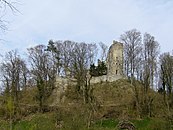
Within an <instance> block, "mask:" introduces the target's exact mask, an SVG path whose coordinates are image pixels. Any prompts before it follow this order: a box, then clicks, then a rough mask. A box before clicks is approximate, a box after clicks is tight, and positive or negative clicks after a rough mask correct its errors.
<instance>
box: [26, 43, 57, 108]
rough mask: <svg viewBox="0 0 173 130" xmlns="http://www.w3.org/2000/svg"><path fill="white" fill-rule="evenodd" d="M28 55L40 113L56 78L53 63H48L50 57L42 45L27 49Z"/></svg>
mask: <svg viewBox="0 0 173 130" xmlns="http://www.w3.org/2000/svg"><path fill="white" fill-rule="evenodd" d="M28 54H29V55H28V56H29V60H30V64H31V74H32V77H33V78H34V80H35V82H36V86H37V89H38V95H37V99H38V101H39V106H40V110H41V111H42V108H43V104H44V101H45V100H46V98H47V97H48V96H49V95H50V94H51V92H52V90H53V88H54V83H55V77H56V72H55V69H54V62H52V61H50V59H51V57H50V55H49V52H47V51H46V46H44V45H37V46H35V47H32V48H28Z"/></svg>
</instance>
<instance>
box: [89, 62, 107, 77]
mask: <svg viewBox="0 0 173 130" xmlns="http://www.w3.org/2000/svg"><path fill="white" fill-rule="evenodd" d="M89 71H90V75H91V76H94V77H97V76H102V75H106V74H107V66H106V63H105V62H104V61H100V60H98V66H95V64H91V65H90V70H89Z"/></svg>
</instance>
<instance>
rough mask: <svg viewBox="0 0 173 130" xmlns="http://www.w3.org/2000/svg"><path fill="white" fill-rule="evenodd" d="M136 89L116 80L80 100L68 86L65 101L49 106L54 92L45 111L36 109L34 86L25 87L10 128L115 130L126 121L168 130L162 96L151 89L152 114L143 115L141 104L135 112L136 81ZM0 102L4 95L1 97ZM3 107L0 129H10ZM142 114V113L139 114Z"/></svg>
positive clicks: (96, 86)
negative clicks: (87, 102)
mask: <svg viewBox="0 0 173 130" xmlns="http://www.w3.org/2000/svg"><path fill="white" fill-rule="evenodd" d="M136 86H137V88H136V89H135V88H134V86H133V85H131V84H130V82H129V81H128V80H126V79H120V80H117V81H116V82H112V83H109V82H106V83H98V84H94V85H92V88H93V97H92V98H93V102H92V103H89V104H84V103H83V98H82V95H81V94H79V93H76V92H75V88H74V86H68V89H67V91H66V93H65V94H64V95H65V100H64V102H62V103H61V104H59V105H58V106H50V105H52V103H53V101H54V100H53V99H55V98H57V97H54V96H53V95H52V96H50V97H49V99H48V100H47V101H46V104H45V111H44V113H40V112H39V111H38V105H37V102H36V98H35V95H36V91H37V90H36V89H28V90H27V91H24V92H22V93H21V94H20V106H19V108H18V113H17V114H16V115H15V116H17V117H18V118H16V120H14V121H13V122H14V123H13V130H57V129H61V130H86V129H90V130H117V129H118V128H117V125H118V124H119V122H121V121H125V120H128V121H129V122H131V123H132V124H133V125H134V126H135V128H137V129H139V130H169V129H170V130H171V129H172V125H173V123H172V117H171V115H172V114H170V113H172V111H171V109H169V112H168V109H167V108H166V106H165V105H164V102H163V96H162V95H161V94H159V93H157V92H155V91H152V90H150V91H149V94H148V97H149V98H151V99H152V105H151V115H150V116H149V115H145V112H143V109H142V107H143V106H142V105H141V107H140V111H137V106H136V95H138V98H139V101H140V103H141V104H142V101H143V98H144V95H143V93H142V91H143V86H142V84H141V83H140V82H137V81H136ZM0 99H1V102H2V104H3V97H1V98H0ZM6 110H7V108H6V106H4V105H1V107H0V130H8V129H10V120H9V115H8V113H6ZM141 113H144V114H141Z"/></svg>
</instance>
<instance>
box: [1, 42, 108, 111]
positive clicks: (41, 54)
mask: <svg viewBox="0 0 173 130" xmlns="http://www.w3.org/2000/svg"><path fill="white" fill-rule="evenodd" d="M99 46H100V49H101V50H100V52H101V55H99V56H100V57H101V59H102V60H105V58H106V50H107V46H106V45H105V44H103V43H99ZM98 51H99V47H98V45H97V44H95V43H90V44H87V43H84V42H82V43H78V42H73V41H55V42H54V41H52V40H50V41H49V42H48V45H47V46H46V45H37V46H35V47H31V48H28V49H27V58H26V59H22V58H21V56H20V54H19V53H18V52H17V51H16V50H12V51H10V52H7V53H6V54H5V55H4V56H3V57H4V58H3V60H2V61H1V65H0V69H1V81H2V84H1V88H3V92H2V94H3V95H4V97H6V103H7V102H8V100H9V97H10V102H11V101H12V102H13V104H14V106H16V107H17V106H18V104H19V96H20V95H19V94H20V91H25V90H26V89H27V88H28V87H37V95H35V96H36V99H37V101H38V103H39V106H40V111H41V110H42V107H43V105H44V102H45V100H46V99H47V98H48V97H49V96H50V95H51V93H52V91H53V89H54V88H55V81H56V77H57V76H62V77H66V78H74V79H76V82H77V85H76V92H78V93H79V94H81V95H83V97H84V102H89V100H90V99H89V95H90V94H89V93H90V90H91V88H90V87H89V83H88V81H89V80H90V79H91V76H89V73H88V70H89V68H90V65H94V63H95V60H96V58H98V57H97V52H98Z"/></svg>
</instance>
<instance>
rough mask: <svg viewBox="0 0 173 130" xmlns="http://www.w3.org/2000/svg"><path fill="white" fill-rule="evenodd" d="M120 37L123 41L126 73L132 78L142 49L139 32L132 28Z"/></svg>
mask: <svg viewBox="0 0 173 130" xmlns="http://www.w3.org/2000/svg"><path fill="white" fill-rule="evenodd" d="M120 39H121V41H122V42H123V43H124V61H125V68H126V70H125V71H126V75H127V76H131V78H132V77H134V76H135V75H134V74H135V70H136V67H137V65H138V58H139V57H140V53H141V49H142V47H141V46H142V43H141V33H140V32H139V31H137V30H136V29H132V30H130V31H127V32H125V33H124V34H122V35H121V36H120ZM129 74H130V75H129Z"/></svg>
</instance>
